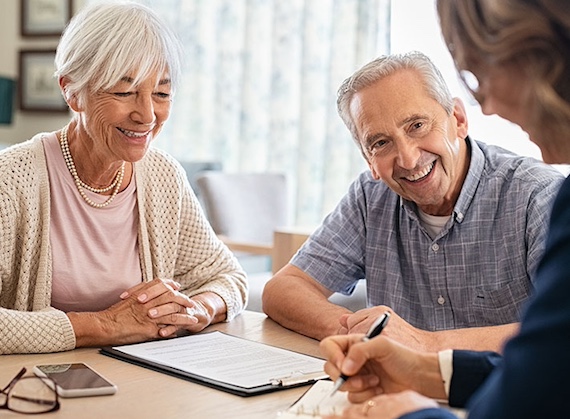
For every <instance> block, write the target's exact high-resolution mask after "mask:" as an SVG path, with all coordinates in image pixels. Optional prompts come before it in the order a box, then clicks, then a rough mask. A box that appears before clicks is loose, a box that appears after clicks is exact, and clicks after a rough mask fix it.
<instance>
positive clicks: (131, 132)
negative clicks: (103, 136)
mask: <svg viewBox="0 0 570 419" xmlns="http://www.w3.org/2000/svg"><path fill="white" fill-rule="evenodd" d="M119 130H120V131H121V132H122V133H123V134H125V135H126V136H129V137H144V136H145V135H147V132H142V133H141V132H134V131H128V130H126V129H122V128H119Z"/></svg>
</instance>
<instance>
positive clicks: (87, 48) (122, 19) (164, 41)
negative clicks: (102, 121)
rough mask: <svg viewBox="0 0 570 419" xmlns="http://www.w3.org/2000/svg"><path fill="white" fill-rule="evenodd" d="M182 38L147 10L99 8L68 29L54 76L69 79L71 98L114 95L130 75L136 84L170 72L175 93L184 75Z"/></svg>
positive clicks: (88, 11)
mask: <svg viewBox="0 0 570 419" xmlns="http://www.w3.org/2000/svg"><path fill="white" fill-rule="evenodd" d="M181 59H182V46H181V43H180V41H179V39H178V38H177V36H176V35H175V34H174V32H172V31H171V30H170V28H169V27H168V25H166V24H165V23H164V22H163V21H161V19H160V18H159V17H158V16H157V15H156V13H155V12H153V11H152V10H151V9H149V8H148V7H146V6H143V5H141V4H137V3H132V2H121V3H117V2H114V3H104V4H95V5H93V6H88V7H86V8H84V9H82V10H81V11H80V12H79V13H78V14H77V15H76V16H74V17H73V19H71V21H70V22H69V24H68V25H67V27H66V29H65V31H64V33H63V35H62V36H61V40H60V42H59V45H58V47H57V52H56V56H55V68H56V71H55V76H56V77H57V78H60V77H67V78H68V79H69V81H70V83H69V84H68V89H69V91H68V92H67V93H68V94H72V95H76V96H77V98H78V100H79V101H80V102H81V101H82V100H83V98H85V95H87V94H89V93H92V92H95V91H98V90H102V89H109V88H111V87H112V86H114V85H116V84H117V83H118V82H119V81H120V80H121V79H122V78H123V77H125V75H127V73H128V74H129V76H130V77H132V78H133V79H134V84H137V83H139V82H141V81H142V80H144V79H146V78H148V77H149V76H150V75H151V74H153V73H155V72H156V73H158V74H159V75H160V74H163V73H164V72H168V74H169V77H170V80H171V86H172V89H173V91H174V89H175V87H176V85H177V83H178V80H179V79H180V73H181Z"/></svg>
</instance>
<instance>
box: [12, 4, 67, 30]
mask: <svg viewBox="0 0 570 419" xmlns="http://www.w3.org/2000/svg"><path fill="white" fill-rule="evenodd" d="M72 1H73V0H20V2H21V13H20V16H21V18H22V23H21V32H22V36H59V35H61V33H62V32H63V29H64V28H65V25H67V22H69V19H71V3H72Z"/></svg>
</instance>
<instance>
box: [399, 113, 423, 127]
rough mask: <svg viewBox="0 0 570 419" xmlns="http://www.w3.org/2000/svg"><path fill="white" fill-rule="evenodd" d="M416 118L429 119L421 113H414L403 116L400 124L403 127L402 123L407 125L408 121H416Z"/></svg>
mask: <svg viewBox="0 0 570 419" xmlns="http://www.w3.org/2000/svg"><path fill="white" fill-rule="evenodd" d="M418 119H429V116H428V115H425V114H421V113H415V114H413V115H410V116H408V117H406V118H404V119H403V120H402V122H401V123H400V126H401V127H403V126H404V125H408V124H409V123H410V122H414V121H417V120H418Z"/></svg>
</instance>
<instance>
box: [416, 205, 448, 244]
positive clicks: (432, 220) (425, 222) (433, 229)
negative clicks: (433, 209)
mask: <svg viewBox="0 0 570 419" xmlns="http://www.w3.org/2000/svg"><path fill="white" fill-rule="evenodd" d="M418 214H419V217H420V223H421V225H422V226H423V227H424V228H425V229H426V230H427V232H428V234H429V236H430V237H431V238H432V239H433V238H434V237H436V236H437V235H438V234H439V232H440V231H441V229H442V228H443V227H444V226H445V224H447V222H448V221H449V219H450V218H451V215H443V216H438V215H430V214H427V213H425V212H423V211H422V210H421V209H419V208H418Z"/></svg>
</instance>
